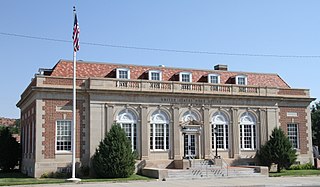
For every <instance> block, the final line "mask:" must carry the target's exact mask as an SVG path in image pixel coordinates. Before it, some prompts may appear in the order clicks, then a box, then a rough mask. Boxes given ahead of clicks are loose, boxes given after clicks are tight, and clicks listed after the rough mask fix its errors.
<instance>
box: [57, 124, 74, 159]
mask: <svg viewBox="0 0 320 187" xmlns="http://www.w3.org/2000/svg"><path fill="white" fill-rule="evenodd" d="M60 121H62V122H70V144H71V147H70V150H58V149H57V148H58V122H60ZM71 136H72V120H57V121H56V137H55V150H56V153H71V152H72V137H71Z"/></svg>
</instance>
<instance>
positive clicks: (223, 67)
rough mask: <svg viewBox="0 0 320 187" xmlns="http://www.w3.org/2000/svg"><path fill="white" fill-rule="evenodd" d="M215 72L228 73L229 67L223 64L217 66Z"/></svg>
mask: <svg viewBox="0 0 320 187" xmlns="http://www.w3.org/2000/svg"><path fill="white" fill-rule="evenodd" d="M214 70H222V71H228V65H223V64H218V65H215V66H214Z"/></svg>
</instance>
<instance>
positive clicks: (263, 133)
mask: <svg viewBox="0 0 320 187" xmlns="http://www.w3.org/2000/svg"><path fill="white" fill-rule="evenodd" d="M259 113H260V124H259V128H260V144H258V146H257V148H258V149H259V147H260V145H264V144H265V143H266V142H267V141H268V124H267V114H266V110H265V109H260V110H259ZM258 137H259V136H258Z"/></svg>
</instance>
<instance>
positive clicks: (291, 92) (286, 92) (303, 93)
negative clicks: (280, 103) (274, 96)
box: [278, 89, 307, 95]
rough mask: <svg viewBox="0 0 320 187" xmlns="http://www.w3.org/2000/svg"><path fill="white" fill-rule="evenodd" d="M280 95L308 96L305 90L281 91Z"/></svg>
mask: <svg viewBox="0 0 320 187" xmlns="http://www.w3.org/2000/svg"><path fill="white" fill-rule="evenodd" d="M278 94H279V95H307V94H306V92H305V91H304V90H296V89H295V90H292V89H279V91H278Z"/></svg>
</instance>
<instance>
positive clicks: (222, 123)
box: [211, 111, 229, 150]
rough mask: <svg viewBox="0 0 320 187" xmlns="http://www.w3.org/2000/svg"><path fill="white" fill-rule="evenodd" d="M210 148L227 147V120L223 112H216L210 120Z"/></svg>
mask: <svg viewBox="0 0 320 187" xmlns="http://www.w3.org/2000/svg"><path fill="white" fill-rule="evenodd" d="M211 133H212V136H211V141H212V149H215V148H216V146H217V148H218V149H224V150H225V149H228V148H229V120H228V117H227V115H225V114H224V113H223V112H220V111H219V112H216V113H215V114H214V115H213V117H212V120H211Z"/></svg>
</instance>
